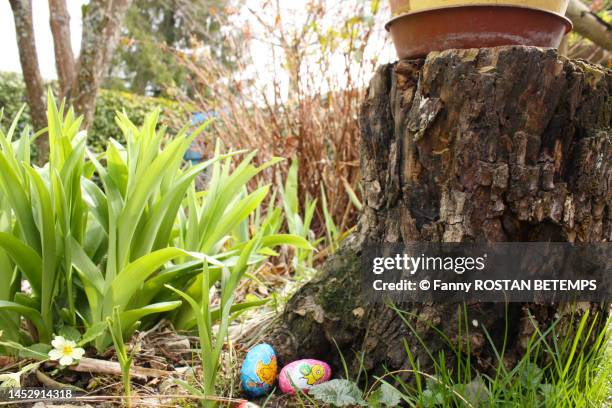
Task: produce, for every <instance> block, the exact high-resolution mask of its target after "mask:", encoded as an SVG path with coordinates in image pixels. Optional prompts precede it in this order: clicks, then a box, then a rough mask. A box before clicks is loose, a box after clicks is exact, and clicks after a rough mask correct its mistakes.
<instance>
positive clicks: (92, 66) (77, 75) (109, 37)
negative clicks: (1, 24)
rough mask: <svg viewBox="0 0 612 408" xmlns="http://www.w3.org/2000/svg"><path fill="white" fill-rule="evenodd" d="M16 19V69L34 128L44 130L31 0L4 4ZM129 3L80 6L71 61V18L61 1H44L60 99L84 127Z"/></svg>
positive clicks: (42, 156)
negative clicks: (77, 38) (80, 27)
mask: <svg viewBox="0 0 612 408" xmlns="http://www.w3.org/2000/svg"><path fill="white" fill-rule="evenodd" d="M9 2H10V5H11V9H12V11H13V16H14V19H15V31H16V37H17V45H18V47H19V56H20V62H21V70H22V72H23V77H24V81H25V83H26V87H27V90H28V105H29V106H30V112H31V116H32V122H33V126H34V128H35V129H40V128H42V127H44V126H45V105H44V102H43V98H42V96H43V94H44V89H43V87H44V86H43V81H42V77H41V75H40V69H39V66H38V58H37V54H36V41H35V37H34V27H33V23H32V2H31V0H9ZM130 3H131V0H91V1H90V3H89V4H88V5H87V6H85V7H83V37H82V40H81V53H80V55H79V59H78V60H77V61H75V60H74V57H73V53H72V46H71V44H70V16H69V14H68V11H67V7H66V2H65V0H49V10H50V16H51V18H50V25H51V31H52V33H53V43H54V49H55V56H56V67H57V72H58V80H59V89H60V94H61V95H62V96H65V97H66V98H67V100H68V102H70V103H72V104H73V106H74V108H75V110H76V111H77V113H78V114H80V115H83V116H84V118H85V121H84V125H85V126H86V127H88V126H89V125H91V122H92V120H93V113H94V109H95V104H96V94H97V90H98V87H99V85H100V82H101V80H102V77H103V76H104V73H105V72H107V71H108V65H109V63H110V61H111V56H112V54H113V51H114V49H115V46H116V44H117V41H118V39H119V34H120V28H121V24H122V22H123V19H124V17H125V14H126V12H127V9H128V7H129V5H130ZM37 147H38V154H39V155H38V159H39V160H40V161H41V162H44V161H46V158H47V156H48V150H49V146H48V141H47V138H46V136H45V135H43V136H41V137H39V138H38V139H37Z"/></svg>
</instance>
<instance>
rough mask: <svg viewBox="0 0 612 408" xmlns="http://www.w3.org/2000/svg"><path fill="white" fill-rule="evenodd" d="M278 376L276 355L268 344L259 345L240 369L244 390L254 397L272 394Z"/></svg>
mask: <svg viewBox="0 0 612 408" xmlns="http://www.w3.org/2000/svg"><path fill="white" fill-rule="evenodd" d="M277 375H278V365H277V363H276V353H275V352H274V349H273V348H272V346H270V345H269V344H266V343H262V344H258V345H256V346H255V347H253V348H252V349H251V350H249V352H248V353H247V354H246V356H245V358H244V361H243V362H242V367H241V368H240V380H241V382H242V389H243V390H244V391H245V392H246V393H247V394H248V395H249V396H252V397H261V396H262V395H265V394H267V393H268V392H270V390H271V389H272V387H273V386H274V382H275V381H276V376H277Z"/></svg>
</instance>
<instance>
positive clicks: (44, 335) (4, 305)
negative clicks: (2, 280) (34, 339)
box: [0, 300, 50, 341]
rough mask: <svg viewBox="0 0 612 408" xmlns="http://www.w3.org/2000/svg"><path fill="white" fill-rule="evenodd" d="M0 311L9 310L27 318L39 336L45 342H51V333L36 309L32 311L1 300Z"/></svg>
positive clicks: (17, 304)
mask: <svg viewBox="0 0 612 408" xmlns="http://www.w3.org/2000/svg"><path fill="white" fill-rule="evenodd" d="M0 310H7V311H9V312H15V313H18V314H19V315H21V316H24V317H26V318H27V319H28V320H30V321H31V322H32V324H34V326H35V327H36V330H38V335H39V337H40V338H41V340H43V341H49V340H50V337H49V331H48V330H47V327H46V326H45V324H44V322H43V318H42V315H41V314H40V312H39V311H38V310H36V309H32V308H30V307H27V306H23V305H20V304H19V303H15V302H9V301H6V300H0Z"/></svg>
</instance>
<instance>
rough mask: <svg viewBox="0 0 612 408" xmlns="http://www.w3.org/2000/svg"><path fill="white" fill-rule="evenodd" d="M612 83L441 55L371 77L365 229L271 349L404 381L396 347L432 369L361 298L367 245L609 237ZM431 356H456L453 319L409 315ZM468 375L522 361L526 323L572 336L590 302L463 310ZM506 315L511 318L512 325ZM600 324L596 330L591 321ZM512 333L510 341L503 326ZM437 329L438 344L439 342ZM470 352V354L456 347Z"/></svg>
mask: <svg viewBox="0 0 612 408" xmlns="http://www.w3.org/2000/svg"><path fill="white" fill-rule="evenodd" d="M611 87H612V75H611V72H610V71H609V70H605V69H604V68H602V67H596V66H592V65H588V64H587V63H584V62H582V61H572V60H568V59H566V58H563V57H560V56H559V55H558V54H557V53H556V52H555V51H553V50H542V49H538V48H530V47H499V48H490V49H471V50H449V51H445V52H441V53H432V54H430V55H429V56H428V57H427V58H426V59H425V60H414V61H399V62H397V63H395V64H390V65H384V66H382V67H380V68H379V69H378V71H377V72H376V74H375V75H374V78H373V79H372V81H371V83H370V86H369V91H368V95H367V98H366V100H365V102H364V104H363V108H362V112H361V117H360V123H361V169H362V177H363V189H364V192H365V197H364V204H365V205H364V210H363V212H362V214H361V216H360V220H359V228H358V231H357V232H356V233H355V234H354V235H353V236H351V237H350V238H349V239H348V240H347V241H346V242H345V243H344V244H343V247H342V249H341V250H340V251H339V252H338V253H337V254H335V255H334V256H332V257H331V258H330V259H329V260H328V261H327V262H326V263H325V265H324V266H323V268H322V270H321V271H320V272H319V273H318V275H317V276H316V278H315V279H314V280H313V281H311V282H309V283H307V284H306V285H304V287H302V288H301V290H299V291H298V292H297V293H296V294H295V295H294V296H293V298H292V299H291V300H290V302H289V303H288V304H287V306H286V309H285V311H284V313H283V314H282V316H281V318H280V319H279V322H278V323H277V325H276V326H275V327H274V329H273V330H272V331H271V333H270V335H269V336H268V339H267V340H268V341H270V342H271V343H273V345H274V346H275V349H276V350H277V352H278V354H279V357H280V359H281V361H282V362H288V361H291V360H293V359H296V358H303V357H312V358H317V357H318V358H322V359H324V360H326V361H330V362H331V363H332V364H334V363H335V364H336V366H337V367H338V366H339V358H338V353H337V348H336V344H337V347H338V348H339V349H340V351H341V352H342V354H343V356H344V358H345V359H347V360H348V361H350V362H352V364H353V369H355V370H357V369H358V365H359V361H358V360H359V359H357V358H355V356H356V355H360V354H362V355H363V356H364V359H363V366H364V367H365V369H366V370H369V371H370V372H373V373H380V372H381V371H383V370H384V368H387V369H390V370H396V369H409V368H410V367H411V366H410V363H409V361H408V357H407V355H406V352H405V348H404V342H405V343H406V344H407V345H408V347H410V349H411V351H412V353H413V354H414V356H415V357H416V358H418V360H419V362H420V365H421V367H422V368H423V369H425V370H428V369H431V367H432V362H431V361H430V358H429V355H428V353H427V352H426V350H425V349H424V347H423V346H422V344H421V343H420V342H419V340H418V339H417V338H416V336H415V335H414V334H413V333H412V332H411V331H410V329H409V328H408V327H407V325H406V324H405V323H404V322H403V321H402V319H401V318H400V317H399V316H398V314H397V312H395V311H393V310H391V309H389V308H388V307H386V306H384V305H378V304H370V303H368V301H367V299H364V298H363V295H362V290H361V274H362V271H361V270H362V269H361V263H360V259H359V255H360V251H361V249H362V246H363V244H364V243H365V242H380V243H387V242H389V243H395V242H413V241H434V242H483V241H488V242H497V241H508V242H511V241H561V242H565V241H568V242H607V241H610V240H611V238H612V222H611V212H610V210H611V203H612V193H611V191H610V185H612V167H611V163H612V160H611V158H612V133H611V130H610V129H611V118H612V109H611V108H612V106H611V105H612V101H611V99H610V89H611ZM400 307H401V308H402V309H404V310H408V311H410V312H411V313H412V314H414V317H413V318H411V321H410V323H411V325H412V326H413V328H414V329H415V330H416V331H417V332H418V334H419V336H420V337H421V339H422V340H423V341H424V342H425V344H427V347H428V348H429V349H430V351H431V352H432V354H433V355H434V356H438V353H439V352H440V351H444V352H445V355H446V356H447V358H448V359H449V360H451V361H449V362H448V364H449V365H450V364H453V361H452V359H453V355H454V354H453V353H452V352H451V348H450V347H449V345H448V344H446V343H445V342H444V341H443V340H442V338H441V336H440V335H439V334H438V333H437V332H436V330H439V331H441V332H443V333H445V334H446V335H447V336H448V338H449V339H450V340H451V341H453V342H459V341H466V340H465V339H464V340H459V338H458V336H457V334H458V331H459V328H458V322H459V318H458V317H459V316H458V314H459V311H460V310H461V309H462V307H458V305H441V304H403V305H400ZM465 309H466V310H467V313H468V316H469V319H470V321H471V320H472V319H474V320H476V321H478V322H479V324H478V327H471V328H470V329H471V330H470V336H469V342H470V344H469V346H470V353H471V359H472V362H473V367H475V368H477V369H478V370H480V371H482V372H490V371H491V370H492V369H494V367H495V365H496V364H497V361H496V358H495V355H494V353H493V350H492V348H491V347H490V344H489V342H488V341H487V339H486V334H485V332H484V330H483V327H484V328H486V330H487V331H488V333H489V334H490V336H491V337H492V339H493V341H494V342H495V343H497V345H498V347H499V348H500V349H501V344H502V343H503V337H504V332H505V330H506V329H507V332H508V337H507V343H506V353H505V364H506V365H508V366H512V365H513V364H514V363H515V362H516V361H517V360H518V359H519V358H520V357H521V355H523V354H524V352H525V349H524V348H525V345H526V344H527V342H528V339H529V337H530V336H531V335H532V334H533V332H534V325H533V323H532V321H533V322H535V323H536V324H537V325H538V327H539V328H540V330H542V331H543V332H544V331H545V330H546V329H547V328H548V327H550V325H551V323H552V322H553V321H554V320H555V319H556V318H561V322H560V323H559V325H558V330H559V331H562V332H564V333H566V334H567V335H568V336H570V335H572V333H573V332H574V330H575V329H576V325H577V322H576V321H575V320H574V321H571V319H570V318H569V317H567V318H565V317H566V316H569V315H570V314H571V313H572V311H574V312H575V311H576V310H578V313H579V314H582V313H587V312H591V313H592V312H596V311H600V312H603V315H605V314H606V313H607V308H606V307H605V306H603V305H597V304H590V303H583V304H579V305H568V304H556V305H554V304H521V303H510V304H508V305H505V304H501V303H469V304H467V305H465ZM506 317H507V319H506ZM599 318H600V320H601V321H604V320H605V319H601V318H602V314H601V313H600V315H599ZM506 324H507V327H506ZM432 326H433V327H435V330H434V329H433V328H432ZM464 349H465V348H464Z"/></svg>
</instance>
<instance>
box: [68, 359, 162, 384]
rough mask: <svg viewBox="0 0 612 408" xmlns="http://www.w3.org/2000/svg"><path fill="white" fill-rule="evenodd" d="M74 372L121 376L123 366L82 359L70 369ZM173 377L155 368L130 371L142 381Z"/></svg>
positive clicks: (137, 368) (112, 362)
mask: <svg viewBox="0 0 612 408" xmlns="http://www.w3.org/2000/svg"><path fill="white" fill-rule="evenodd" d="M68 369H70V370H72V371H77V372H80V373H92V374H107V375H114V376H120V375H121V366H120V365H119V363H117V362H115V361H106V360H98V359H95V358H87V357H85V358H82V359H81V360H79V363H78V364H76V365H72V366H70V367H68ZM169 375H172V372H171V371H164V370H157V369H154V368H145V367H132V369H131V370H130V376H131V377H134V378H138V379H141V380H145V381H146V380H147V378H159V377H167V376H169Z"/></svg>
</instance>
